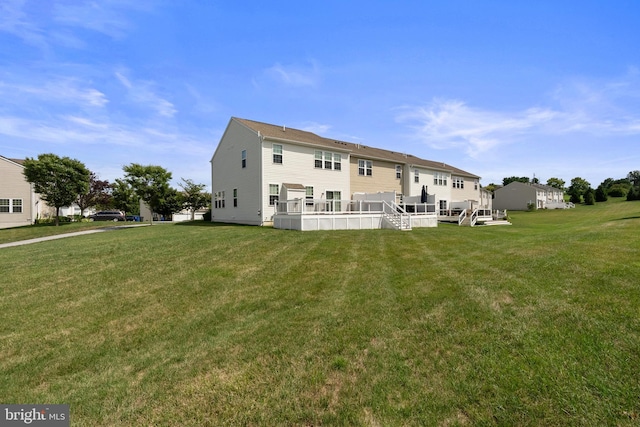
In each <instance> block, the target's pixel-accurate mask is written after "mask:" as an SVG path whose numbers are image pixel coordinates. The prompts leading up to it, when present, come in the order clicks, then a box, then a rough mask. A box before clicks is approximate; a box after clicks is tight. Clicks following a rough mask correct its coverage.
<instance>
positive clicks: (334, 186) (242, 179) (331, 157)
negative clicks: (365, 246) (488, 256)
mask: <svg viewBox="0 0 640 427" xmlns="http://www.w3.org/2000/svg"><path fill="white" fill-rule="evenodd" d="M211 181H212V202H213V204H212V221H216V222H228V223H239V224H251V225H271V224H273V221H274V216H275V215H276V209H278V211H279V212H280V211H281V210H280V208H278V204H279V203H278V202H279V201H280V202H283V201H285V200H294V199H295V200H299V201H301V200H304V201H305V203H304V205H305V210H311V207H313V210H316V211H317V210H322V211H330V212H334V211H335V212H345V211H350V212H353V211H354V210H359V209H362V203H360V204H358V206H356V205H355V204H354V203H353V202H354V200H356V199H358V200H361V199H362V200H364V199H363V198H362V197H360V196H358V197H354V195H362V194H378V193H379V194H384V195H385V196H384V198H386V199H388V195H389V194H394V195H395V196H394V197H391V199H395V200H391V201H389V200H387V202H388V203H396V204H398V206H401V205H403V204H406V203H414V202H416V201H418V202H420V198H421V193H422V192H423V189H424V190H426V192H427V193H428V199H429V203H432V204H435V205H436V209H437V213H438V214H440V216H442V217H449V216H451V212H450V210H451V209H453V208H454V207H455V208H456V209H478V208H480V209H487V210H490V209H491V208H492V207H491V198H490V197H487V194H485V193H483V191H484V190H482V189H481V188H480V177H479V176H477V175H474V174H471V173H469V172H466V171H463V170H461V169H458V168H455V167H453V166H451V165H448V164H445V163H440V162H434V161H430V160H424V159H421V158H418V157H415V156H412V155H409V154H405V153H399V152H394V151H389V150H382V149H378V148H374V147H369V146H365V145H362V144H354V143H349V142H344V141H338V140H334V139H330V138H324V137H321V136H318V135H316V134H314V133H311V132H307V131H303V130H299V129H292V128H288V127H285V126H276V125H271V124H267V123H261V122H256V121H252V120H246V119H240V118H235V117H233V118H231V120H230V121H229V124H228V125H227V128H226V130H225V132H224V134H223V136H222V138H221V140H220V143H219V144H218V146H217V148H216V150H215V153H214V155H213V158H212V159H211ZM381 197H382V196H381ZM368 200H369V201H371V198H368ZM298 205H300V203H299V202H298ZM366 205H367V206H366V208H367V209H371V206H373V205H372V204H371V203H369V204H366ZM289 208H292V209H298V208H299V207H298V208H295V207H293V206H290V207H285V208H284V210H285V211H286V210H287V209H289ZM433 214H434V215H436V211H435V210H434V211H433ZM375 228H377V227H375Z"/></svg>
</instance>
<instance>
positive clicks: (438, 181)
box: [433, 172, 448, 185]
mask: <svg viewBox="0 0 640 427" xmlns="http://www.w3.org/2000/svg"><path fill="white" fill-rule="evenodd" d="M447 178H448V177H447V175H446V174H444V173H441V172H435V173H434V174H433V185H447Z"/></svg>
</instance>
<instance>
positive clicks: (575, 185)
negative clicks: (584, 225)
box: [567, 177, 591, 203]
mask: <svg viewBox="0 0 640 427" xmlns="http://www.w3.org/2000/svg"><path fill="white" fill-rule="evenodd" d="M589 188H591V184H589V182H588V181H587V180H585V179H583V178H580V177H575V178H573V179H572V180H571V185H570V186H569V188H568V189H567V193H569V195H570V196H571V198H570V201H571V202H572V203H580V198H581V196H583V195H584V194H585V193H586V192H587V190H588V189H589Z"/></svg>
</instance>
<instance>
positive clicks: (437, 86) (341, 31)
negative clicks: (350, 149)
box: [0, 0, 640, 187]
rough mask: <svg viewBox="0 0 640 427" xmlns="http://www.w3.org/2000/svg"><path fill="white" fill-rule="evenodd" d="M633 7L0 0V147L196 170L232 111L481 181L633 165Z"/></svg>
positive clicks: (615, 173) (638, 32)
mask: <svg viewBox="0 0 640 427" xmlns="http://www.w3.org/2000/svg"><path fill="white" fill-rule="evenodd" d="M639 20H640V2H638V1H636V0H633V1H626V0H612V1H608V2H605V1H601V0H599V1H592V0H581V1H573V0H564V1H557V0H555V1H547V0H537V1H526V2H525V1H513V0H508V1H507V0H504V1H502V0H484V1H472V0H467V1H462V0H447V1H402V0H399V1H393V2H392V1H375V0H369V1H358V0H354V1H334V0H323V1H316V2H306V1H300V0H297V1H270V2H264V1H252V0H250V1H242V2H236V1H225V2H221V1H213V0H184V1H172V0H158V1H153V0H90V1H83V0H1V1H0V155H3V156H5V157H11V158H25V157H36V156H37V155H38V154H40V153H48V152H53V153H56V154H58V155H61V156H69V157H73V158H76V159H78V160H80V161H82V162H84V163H85V164H86V165H87V167H88V168H89V169H91V170H92V171H94V172H96V173H97V174H98V175H99V176H100V177H101V178H102V179H108V180H111V181H113V180H114V179H115V178H118V177H121V176H122V166H124V165H127V164H129V163H133V162H136V163H142V164H154V165H160V166H163V167H165V168H166V169H168V170H169V171H171V172H172V173H173V176H174V182H178V181H179V180H180V178H185V179H193V180H194V181H196V182H201V183H204V184H207V185H208V186H209V185H210V184H211V183H210V165H209V160H210V158H211V156H212V155H213V152H214V150H215V148H216V146H217V144H218V142H219V140H220V137H221V136H222V133H223V131H224V129H225V127H226V125H227V123H228V121H229V118H230V117H232V116H237V117H242V118H247V119H252V120H258V121H264V122H267V123H273V124H277V125H286V126H287V127H293V128H300V129H305V130H310V131H313V132H316V133H318V134H320V135H322V136H326V137H330V138H336V139H342V140H346V141H350V142H354V143H362V144H366V145H371V146H375V147H380V148H386V149H389V150H394V151H403V152H407V153H410V154H414V155H416V156H419V157H422V158H425V159H429V160H435V161H443V162H447V163H449V164H452V165H454V166H457V167H459V168H461V169H465V170H467V171H469V172H472V173H475V174H478V175H480V176H482V181H481V182H482V184H483V185H487V184H489V183H491V182H495V183H501V182H502V178H503V177H507V176H513V175H515V176H529V177H533V176H534V174H535V176H536V177H538V178H539V179H540V180H541V181H542V182H546V180H547V179H548V178H550V177H558V178H561V179H564V180H565V181H567V184H568V183H569V181H570V180H571V178H573V177H576V176H580V177H582V178H585V179H587V180H588V181H589V182H590V183H591V184H592V186H593V187H596V186H597V185H598V184H599V183H600V182H601V181H603V180H604V179H605V178H608V177H612V178H616V179H617V178H622V177H625V176H626V175H627V173H628V172H629V171H631V170H637V169H640V150H639V147H640V26H639V25H638V22H639Z"/></svg>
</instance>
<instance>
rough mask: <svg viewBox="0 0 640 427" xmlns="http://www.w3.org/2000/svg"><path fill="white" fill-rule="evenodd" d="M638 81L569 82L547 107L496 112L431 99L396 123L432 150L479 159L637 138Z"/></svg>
mask: <svg viewBox="0 0 640 427" xmlns="http://www.w3.org/2000/svg"><path fill="white" fill-rule="evenodd" d="M639 98H640V79H639V78H638V72H637V71H634V70H633V69H632V70H631V71H630V72H629V73H628V74H627V75H625V76H624V77H622V78H618V79H612V80H609V81H601V82H598V81H588V80H586V79H573V80H571V81H567V82H565V83H564V84H562V85H560V86H558V88H557V89H556V90H555V91H553V92H552V94H551V96H550V99H548V100H547V103H548V104H549V105H548V106H546V107H531V108H528V109H525V110H519V111H498V110H493V109H482V108H477V107H471V106H469V105H467V104H466V103H465V102H463V101H459V100H450V99H435V100H433V101H432V102H431V103H430V104H428V105H426V106H405V107H401V108H399V109H398V113H397V114H396V117H395V118H396V121H397V122H399V123H402V124H404V125H406V126H407V127H408V128H409V129H411V131H412V135H411V137H412V138H413V139H416V140H418V141H420V142H422V143H424V144H426V145H427V146H429V147H430V148H433V149H452V148H455V149H458V150H463V151H464V152H465V153H466V154H467V155H469V156H470V157H478V156H480V155H481V154H483V153H486V152H489V151H492V150H495V149H496V148H498V147H500V146H503V145H507V144H512V143H518V142H521V141H532V140H533V139H535V138H538V140H542V139H549V138H551V139H554V138H556V139H558V140H559V141H560V140H562V138H566V137H568V136H569V135H570V134H576V135H578V134H588V135H589V136H590V137H599V138H603V137H615V136H629V135H638V134H640V108H638V105H639V103H638V101H639V100H640V99H639Z"/></svg>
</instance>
